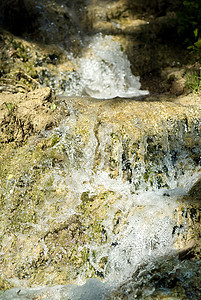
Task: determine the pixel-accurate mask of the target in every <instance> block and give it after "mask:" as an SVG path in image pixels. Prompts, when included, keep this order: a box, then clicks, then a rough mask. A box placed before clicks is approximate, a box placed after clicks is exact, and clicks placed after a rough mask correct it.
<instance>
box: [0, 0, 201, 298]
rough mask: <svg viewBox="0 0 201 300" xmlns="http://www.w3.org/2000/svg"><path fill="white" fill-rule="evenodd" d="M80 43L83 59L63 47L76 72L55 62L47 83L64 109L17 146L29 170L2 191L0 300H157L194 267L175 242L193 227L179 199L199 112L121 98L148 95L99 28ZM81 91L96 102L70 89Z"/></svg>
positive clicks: (195, 170) (192, 156) (193, 154)
mask: <svg viewBox="0 0 201 300" xmlns="http://www.w3.org/2000/svg"><path fill="white" fill-rule="evenodd" d="M39 2H40V1H39ZM57 5H58V3H57ZM64 8H65V10H67V8H66V7H64V6H63V7H62V9H64ZM44 21H46V20H44ZM76 22H77V19H76ZM46 23H48V24H49V22H46ZM53 25H54V24H51V27H50V29H51V28H53V27H54V28H53V29H54V32H56V31H57V28H55V26H53ZM48 26H50V25H48ZM50 33H51V31H50ZM85 43H86V44H87V47H86V49H85V50H84V51H83V52H82V56H81V57H77V58H74V57H73V56H71V55H70V54H68V55H67V57H68V59H69V60H71V61H72V62H73V65H74V66H75V69H76V70H74V71H73V72H69V73H65V72H63V71H62V67H63V66H59V68H61V69H59V73H60V75H58V77H57V78H53V80H52V87H53V88H54V89H56V91H57V94H60V95H61V94H62V95H64V97H61V98H60V100H57V101H58V103H59V101H60V102H62V101H63V102H64V103H65V108H66V109H67V110H68V112H69V114H68V115H67V116H66V119H65V120H64V121H63V123H62V124H61V125H59V126H58V127H57V128H55V129H53V130H51V131H44V132H42V133H41V134H40V136H39V137H35V138H33V139H32V140H31V141H30V142H29V143H28V145H26V146H24V148H23V150H22V153H23V159H27V161H28V163H27V164H28V168H25V169H23V168H24V165H22V166H21V167H20V172H22V173H23V174H21V173H20V175H19V176H18V174H17V175H16V176H14V175H13V174H9V175H8V176H7V179H6V188H5V189H4V187H3V186H2V187H0V192H1V195H2V199H3V200H2V203H6V204H5V205H7V206H6V209H5V211H4V212H3V213H2V216H1V217H2V219H3V220H4V221H5V222H7V223H6V224H7V225H6V226H7V227H8V228H11V233H10V232H8V233H7V235H8V236H6V235H5V236H4V237H2V249H3V250H2V249H1V251H2V253H4V254H5V258H4V260H3V261H2V265H4V263H5V266H6V267H8V266H9V268H10V269H11V270H12V272H13V273H12V274H14V276H13V277H14V279H11V282H12V283H13V284H14V285H15V286H18V288H14V289H10V290H7V291H5V292H2V294H0V299H3V300H7V299H8V300H10V299H21V300H22V299H23V300H26V299H49V300H50V299H52V300H56V299H60V300H90V299H91V300H99V299H100V300H101V299H102V300H107V299H164V298H162V297H166V296H167V297H168V295H169V294H170V293H171V292H170V291H171V288H172V286H173V285H174V284H175V286H176V283H175V282H176V281H180V282H183V281H185V280H187V279H188V280H189V281H188V283H186V285H185V289H190V285H191V281H190V280H191V278H195V277H196V274H198V273H199V269H200V262H199V261H196V262H195V263H194V265H193V263H192V262H188V261H186V262H182V261H180V260H179V259H178V253H179V252H178V251H179V250H178V249H176V245H177V243H179V242H178V239H179V238H178V236H180V235H182V237H184V238H183V239H182V242H183V241H184V240H185V237H186V236H187V235H188V230H189V229H188V222H187V221H186V218H185V212H186V211H185V209H186V208H185V204H183V201H184V198H185V197H187V195H188V192H189V190H190V188H191V187H192V186H193V184H194V183H195V182H196V180H197V179H198V178H199V177H200V137H201V130H200V124H201V123H200V120H201V119H200V112H199V110H196V109H194V108H193V107H192V108H187V107H182V106H177V105H174V104H172V103H165V104H160V103H157V102H151V103H148V102H139V101H134V100H130V99H129V100H128V99H127V100H126V99H125V98H132V97H141V96H146V95H148V91H143V90H140V87H141V85H140V81H139V78H138V77H135V76H134V75H133V74H132V72H131V68H130V63H129V61H128V58H127V56H126V54H125V53H124V51H123V48H122V46H121V44H120V43H119V42H118V41H117V40H116V39H115V38H114V37H112V36H110V35H105V36H104V35H102V34H97V35H95V36H94V37H92V38H90V39H89V41H88V43H87V38H86V37H85ZM62 80H63V81H64V82H63V87H62V89H61V88H59V86H61V84H60V83H61V81H62ZM57 87H58V88H57ZM83 94H85V95H86V94H87V95H89V96H90V97H92V98H96V99H98V100H95V99H93V100H92V99H91V98H89V97H72V96H75V95H76V96H82V95H83ZM66 96H69V97H66ZM116 97H121V98H124V99H121V100H120V99H115V100H113V99H112V98H116ZM57 99H58V98H57ZM106 99H110V100H106ZM55 103H56V104H55V105H57V102H56V101H55ZM58 105H59V104H58ZM34 139H35V140H34ZM38 145H39V146H38ZM37 147H39V150H38V149H37ZM36 149H37V150H36ZM23 151H24V152H23ZM37 151H39V152H37ZM22 153H20V151H19V153H18V154H17V155H19V157H20V155H22ZM41 153H42V154H41ZM13 156H14V154H13ZM11 161H12V159H11ZM18 163H19V162H18ZM13 164H14V163H13ZM23 164H24V161H23ZM11 165H12V162H11ZM13 168H14V169H15V164H14V167H13ZM13 173H14V171H13ZM15 197H16V198H17V197H18V198H19V199H20V200H19V201H18V202H17V205H14V204H13V203H14V199H15ZM180 205H183V206H184V208H183V210H182V217H181V219H179V213H178V215H177V210H179V208H178V207H179V206H180ZM10 211H12V212H13V211H14V212H15V211H16V213H15V217H13V218H14V219H15V222H16V223H15V224H14V223H12V217H10V215H9V213H10ZM175 214H176V217H175ZM27 215H28V216H30V215H31V217H29V218H28V219H27V218H26V216H27ZM16 216H17V217H16ZM177 216H178V220H177ZM20 218H21V219H22V220H23V221H21V219H20ZM0 232H3V229H2V228H1V229H0ZM186 239H187V238H186ZM182 242H181V243H180V244H179V246H181V244H182ZM10 245H11V247H10ZM183 246H186V245H185V244H184V245H183ZM3 251H4V252H3ZM9 252H10V253H11V254H10V256H9ZM10 257H11V261H10ZM12 259H13V261H15V259H16V261H17V263H14V262H12ZM192 266H193V267H192ZM6 267H4V270H1V271H2V273H3V271H4V272H5V269H6ZM196 272H197V273H196ZM40 273H41V274H42V275H41V276H40ZM177 273H179V274H177ZM16 274H17V275H16ZM175 274H176V275H175ZM193 276H194V277H193ZM41 278H42V279H41ZM172 278H173V279H172ZM175 278H176V279H175ZM66 282H68V283H72V284H68V285H65V284H64V283H66ZM31 284H32V285H33V286H37V287H33V288H30V289H26V287H27V286H30V285H31ZM41 286H42V287H41ZM158 290H159V292H162V296H161V298H157V297H159V296H160V295H159V296H158V294H156V298H154V293H155V292H156V293H157V292H158ZM191 293H192V295H191V296H192V297H191V298H190V296H189V299H193V297H194V294H193V292H192V291H191ZM164 295H165V296H164ZM152 297H153V298H152ZM178 297H179V296H178ZM178 297H175V298H174V299H179V298H178ZM171 299H173V298H171Z"/></svg>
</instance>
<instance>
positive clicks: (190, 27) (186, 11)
mask: <svg viewBox="0 0 201 300" xmlns="http://www.w3.org/2000/svg"><path fill="white" fill-rule="evenodd" d="M177 16H178V33H179V35H180V37H181V39H182V42H185V43H186V44H187V45H189V46H191V45H192V44H194V43H195V42H196V41H195V33H196V34H198V32H201V22H200V20H201V1H200V0H184V1H183V2H182V4H181V5H180V8H179V11H178V12H177ZM198 39H199V37H198V36H196V40H198Z"/></svg>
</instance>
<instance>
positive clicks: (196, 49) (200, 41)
mask: <svg viewBox="0 0 201 300" xmlns="http://www.w3.org/2000/svg"><path fill="white" fill-rule="evenodd" d="M193 33H194V36H195V39H196V42H195V43H194V44H193V45H191V46H188V49H189V50H191V52H192V53H195V54H198V55H199V56H201V37H200V36H199V33H198V29H197V28H196V29H195V30H194V32H193ZM200 59H201V58H200ZM200 59H199V60H200Z"/></svg>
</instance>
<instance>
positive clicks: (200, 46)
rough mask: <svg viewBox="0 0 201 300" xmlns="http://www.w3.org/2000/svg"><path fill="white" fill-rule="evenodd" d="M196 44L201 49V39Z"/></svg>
mask: <svg viewBox="0 0 201 300" xmlns="http://www.w3.org/2000/svg"><path fill="white" fill-rule="evenodd" d="M194 46H195V47H196V48H198V49H201V39H199V40H198V41H197V42H196V43H194Z"/></svg>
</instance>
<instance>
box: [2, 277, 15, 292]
mask: <svg viewBox="0 0 201 300" xmlns="http://www.w3.org/2000/svg"><path fill="white" fill-rule="evenodd" d="M12 287H13V285H12V284H11V283H9V282H8V281H7V280H6V279H4V278H2V277H1V276H0V291H1V292H2V291H6V290H8V289H11V288H12Z"/></svg>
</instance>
